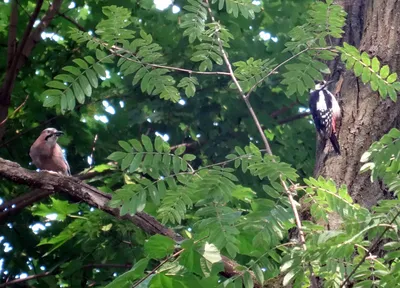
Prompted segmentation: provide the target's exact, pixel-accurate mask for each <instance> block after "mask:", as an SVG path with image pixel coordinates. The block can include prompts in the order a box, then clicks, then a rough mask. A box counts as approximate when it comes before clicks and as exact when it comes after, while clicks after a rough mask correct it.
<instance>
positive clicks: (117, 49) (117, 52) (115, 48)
mask: <svg viewBox="0 0 400 288" xmlns="http://www.w3.org/2000/svg"><path fill="white" fill-rule="evenodd" d="M108 51H110V52H111V53H112V54H113V55H116V56H119V57H121V58H123V59H125V60H128V61H131V62H135V63H139V64H142V65H146V66H150V67H154V68H164V69H169V70H174V71H180V72H185V73H188V74H201V75H225V76H230V75H231V74H230V73H229V72H218V71H216V72H202V71H195V70H190V69H184V68H178V67H172V66H165V65H158V64H151V63H144V62H140V61H137V60H134V59H132V58H129V57H127V56H125V55H123V54H121V53H120V52H121V51H123V52H125V53H131V54H132V52H131V51H128V50H125V49H122V48H120V47H118V46H115V45H114V46H113V47H112V48H110V49H108Z"/></svg>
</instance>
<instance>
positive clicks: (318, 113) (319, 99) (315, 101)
mask: <svg viewBox="0 0 400 288" xmlns="http://www.w3.org/2000/svg"><path fill="white" fill-rule="evenodd" d="M332 82H333V81H329V82H326V81H317V82H316V85H315V88H314V89H313V90H311V91H310V100H309V106H310V111H311V115H312V117H313V119H314V124H315V128H316V130H317V132H318V134H319V135H320V137H321V138H322V139H325V140H327V139H328V138H329V140H331V143H332V146H333V149H334V150H335V152H336V153H337V154H339V155H340V146H339V142H338V140H337V138H336V122H337V120H338V119H339V118H340V116H341V115H340V107H339V103H338V102H337V100H336V98H335V96H333V94H332V93H331V92H330V91H329V90H328V84H330V83H332Z"/></svg>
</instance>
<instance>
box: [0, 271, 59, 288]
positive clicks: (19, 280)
mask: <svg viewBox="0 0 400 288" xmlns="http://www.w3.org/2000/svg"><path fill="white" fill-rule="evenodd" d="M53 273H54V271H48V272H44V273H40V274H35V275H29V276H28V277H25V278H20V279H15V280H12V281H8V282H6V283H2V284H0V287H7V286H11V285H13V284H18V283H23V282H26V281H29V280H33V279H38V278H43V277H47V276H50V275H52V274H53Z"/></svg>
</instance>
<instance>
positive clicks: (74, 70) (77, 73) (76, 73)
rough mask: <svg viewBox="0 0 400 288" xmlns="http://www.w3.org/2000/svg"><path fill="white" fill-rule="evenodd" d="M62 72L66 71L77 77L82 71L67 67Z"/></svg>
mask: <svg viewBox="0 0 400 288" xmlns="http://www.w3.org/2000/svg"><path fill="white" fill-rule="evenodd" d="M62 70H65V71H67V72H69V73H71V74H73V75H75V76H79V75H81V70H79V69H78V68H76V67H74V66H65V67H63V68H62Z"/></svg>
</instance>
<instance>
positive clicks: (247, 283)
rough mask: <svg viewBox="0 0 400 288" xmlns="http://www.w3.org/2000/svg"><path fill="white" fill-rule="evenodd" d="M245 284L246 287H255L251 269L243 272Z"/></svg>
mask: <svg viewBox="0 0 400 288" xmlns="http://www.w3.org/2000/svg"><path fill="white" fill-rule="evenodd" d="M243 282H244V283H243V284H244V287H245V288H253V287H254V282H253V279H252V278H251V275H250V273H249V271H246V272H244V274H243Z"/></svg>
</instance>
